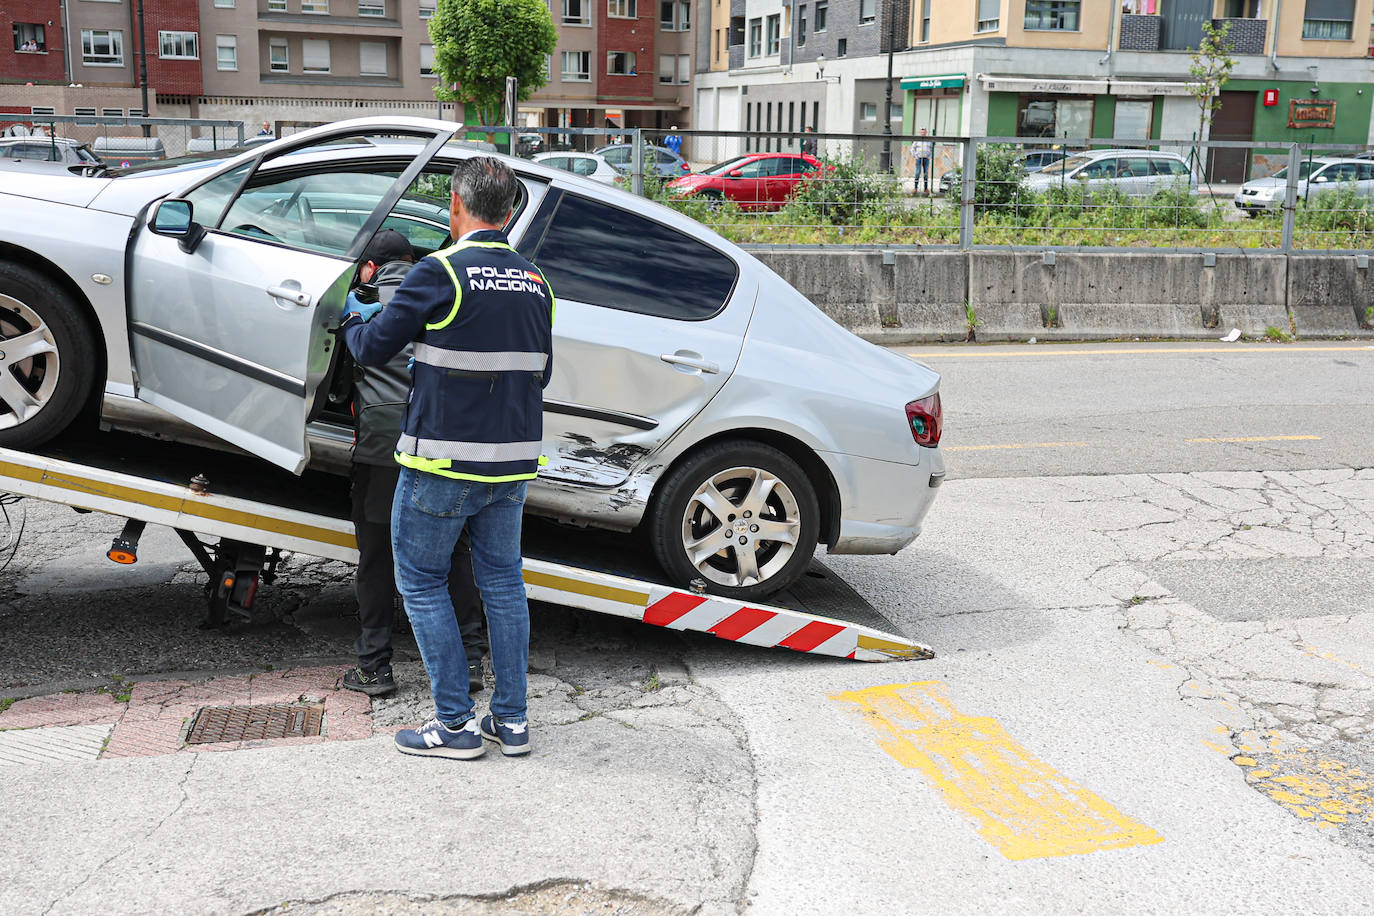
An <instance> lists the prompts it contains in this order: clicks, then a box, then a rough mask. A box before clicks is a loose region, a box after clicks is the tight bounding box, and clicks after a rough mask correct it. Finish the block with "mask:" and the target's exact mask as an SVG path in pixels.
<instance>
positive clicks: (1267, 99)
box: [1264, 89, 1279, 108]
mask: <svg viewBox="0 0 1374 916" xmlns="http://www.w3.org/2000/svg"><path fill="white" fill-rule="evenodd" d="M1278 103H1279V91H1278V90H1277V89H1266V90H1264V107H1265V108H1273V107H1274V106H1275V105H1277V104H1278Z"/></svg>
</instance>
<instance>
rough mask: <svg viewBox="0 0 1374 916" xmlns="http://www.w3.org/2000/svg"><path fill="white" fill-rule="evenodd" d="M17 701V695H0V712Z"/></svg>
mask: <svg viewBox="0 0 1374 916" xmlns="http://www.w3.org/2000/svg"><path fill="white" fill-rule="evenodd" d="M18 702H19V699H18V697H0V712H4V711H5V710H7V709H9V708H10V707H11V706H13V705H14V704H15V703H18Z"/></svg>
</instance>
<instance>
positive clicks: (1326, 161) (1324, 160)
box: [1312, 156, 1369, 165]
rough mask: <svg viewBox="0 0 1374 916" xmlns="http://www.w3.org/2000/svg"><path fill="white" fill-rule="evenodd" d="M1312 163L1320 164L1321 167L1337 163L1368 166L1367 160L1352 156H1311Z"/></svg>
mask: <svg viewBox="0 0 1374 916" xmlns="http://www.w3.org/2000/svg"><path fill="white" fill-rule="evenodd" d="M1312 161H1313V162H1320V163H1321V164H1322V165H1334V164H1335V163H1337V162H1353V163H1355V164H1357V165H1368V164H1369V160H1368V159H1356V158H1355V157H1354V156H1313V157H1312Z"/></svg>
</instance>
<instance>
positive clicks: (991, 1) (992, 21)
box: [923, 0, 1002, 40]
mask: <svg viewBox="0 0 1374 916" xmlns="http://www.w3.org/2000/svg"><path fill="white" fill-rule="evenodd" d="M923 15H924V16H925V17H927V18H929V16H930V3H929V0H926V9H925V12H924V14H923ZM1001 25H1002V0H978V26H977V29H976V31H979V32H995V31H997V30H998V28H1000V27H1001ZM923 40H924V39H923Z"/></svg>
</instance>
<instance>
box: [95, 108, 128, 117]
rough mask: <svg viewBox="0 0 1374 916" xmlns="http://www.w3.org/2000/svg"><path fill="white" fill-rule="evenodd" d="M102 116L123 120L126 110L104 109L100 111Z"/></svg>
mask: <svg viewBox="0 0 1374 916" xmlns="http://www.w3.org/2000/svg"><path fill="white" fill-rule="evenodd" d="M100 116H101V117H102V118H122V117H124V109H123V108H102V109H100Z"/></svg>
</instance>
